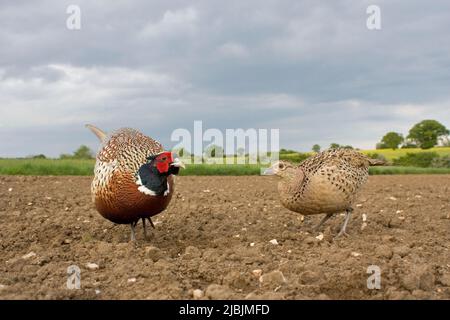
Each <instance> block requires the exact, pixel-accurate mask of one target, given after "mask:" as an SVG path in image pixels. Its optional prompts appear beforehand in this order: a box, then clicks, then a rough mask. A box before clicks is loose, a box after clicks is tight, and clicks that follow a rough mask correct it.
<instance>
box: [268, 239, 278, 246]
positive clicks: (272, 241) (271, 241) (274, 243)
mask: <svg viewBox="0 0 450 320" xmlns="http://www.w3.org/2000/svg"><path fill="white" fill-rule="evenodd" d="M269 242H270V243H271V244H273V245H274V246H277V245H278V241H277V239H272V240H270V241H269Z"/></svg>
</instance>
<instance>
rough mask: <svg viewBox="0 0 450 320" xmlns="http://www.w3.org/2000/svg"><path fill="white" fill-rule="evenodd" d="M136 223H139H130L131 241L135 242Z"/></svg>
mask: <svg viewBox="0 0 450 320" xmlns="http://www.w3.org/2000/svg"><path fill="white" fill-rule="evenodd" d="M136 224H137V222H136V221H135V222H132V223H130V227H131V241H132V242H135V241H136V232H135V229H136Z"/></svg>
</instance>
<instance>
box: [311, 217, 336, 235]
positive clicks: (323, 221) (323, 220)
mask: <svg viewBox="0 0 450 320" xmlns="http://www.w3.org/2000/svg"><path fill="white" fill-rule="evenodd" d="M332 216H333V214H332V213H328V214H327V215H326V216H325V217H323V219H322V220H321V221H320V222H319V224H318V225H317V226H315V227H314V228H313V231H317V230H319V228H320V227H321V226H322V225H323V224H324V223H325V222H327V221H328V219H330V218H331V217H332Z"/></svg>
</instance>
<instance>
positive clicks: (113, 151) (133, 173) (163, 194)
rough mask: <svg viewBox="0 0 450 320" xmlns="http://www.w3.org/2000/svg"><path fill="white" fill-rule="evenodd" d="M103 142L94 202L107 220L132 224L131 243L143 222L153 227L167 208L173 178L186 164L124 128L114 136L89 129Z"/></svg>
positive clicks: (96, 177) (145, 234) (93, 189)
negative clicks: (159, 214)
mask: <svg viewBox="0 0 450 320" xmlns="http://www.w3.org/2000/svg"><path fill="white" fill-rule="evenodd" d="M86 127H87V128H89V129H90V130H91V131H92V132H93V133H94V134H95V135H96V136H97V137H98V138H99V139H100V141H101V143H102V145H101V147H100V150H99V152H98V154H97V161H96V164H95V169H94V180H93V181H92V185H91V191H92V199H93V202H94V203H95V206H96V208H97V211H98V212H99V213H100V214H101V215H102V216H103V217H105V218H106V219H108V220H110V221H112V222H114V223H119V224H130V226H131V240H132V241H135V240H136V236H135V227H136V224H137V223H138V221H139V220H140V219H142V223H143V227H144V236H145V237H147V229H146V225H145V220H146V219H148V221H149V222H150V224H151V225H152V227H154V225H153V222H152V220H151V217H152V216H154V215H156V214H158V213H160V212H162V211H163V210H164V209H166V207H167V206H168V204H169V202H170V200H171V198H172V194H173V191H174V178H173V175H177V174H178V172H179V170H180V167H181V168H184V165H183V163H182V162H181V161H180V160H179V159H178V158H177V157H176V155H174V154H173V153H171V152H168V151H164V149H163V147H162V145H161V144H160V143H159V142H157V141H155V140H153V139H152V138H149V137H147V136H145V135H143V134H142V133H140V132H139V131H137V130H134V129H130V128H122V129H119V130H117V131H115V132H113V133H111V134H106V133H105V132H103V131H102V130H100V129H98V128H96V127H94V126H92V125H86Z"/></svg>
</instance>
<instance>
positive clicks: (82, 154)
mask: <svg viewBox="0 0 450 320" xmlns="http://www.w3.org/2000/svg"><path fill="white" fill-rule="evenodd" d="M59 158H60V159H92V158H93V156H92V151H91V149H89V147H87V146H84V145H83V146H80V147H79V148H78V149H77V150H76V151H75V152H74V153H73V154H62V155H60V156H59Z"/></svg>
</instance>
